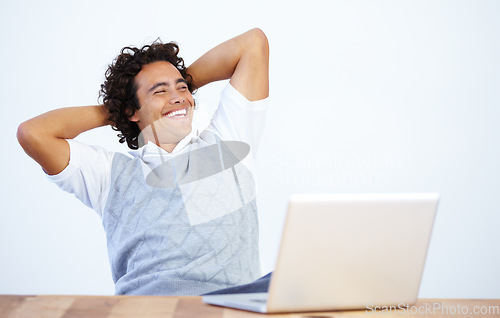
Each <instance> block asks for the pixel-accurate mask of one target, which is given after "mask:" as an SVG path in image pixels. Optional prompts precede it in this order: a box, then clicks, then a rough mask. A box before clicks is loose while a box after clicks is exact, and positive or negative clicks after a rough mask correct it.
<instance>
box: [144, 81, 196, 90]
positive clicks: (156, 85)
mask: <svg viewBox="0 0 500 318" xmlns="http://www.w3.org/2000/svg"><path fill="white" fill-rule="evenodd" d="M179 83H184V84H186V85H187V81H186V80H185V79H183V78H178V79H177V80H176V81H175V84H179ZM160 86H170V84H169V83H167V82H158V83H156V84H154V85H153V86H151V87H150V88H149V89H148V93H150V92H152V91H154V90H155V89H157V88H158V87H160Z"/></svg>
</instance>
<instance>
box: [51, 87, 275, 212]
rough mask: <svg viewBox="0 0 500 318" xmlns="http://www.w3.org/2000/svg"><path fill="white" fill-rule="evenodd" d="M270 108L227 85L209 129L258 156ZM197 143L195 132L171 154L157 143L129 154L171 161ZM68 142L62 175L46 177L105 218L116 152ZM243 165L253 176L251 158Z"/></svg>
mask: <svg viewBox="0 0 500 318" xmlns="http://www.w3.org/2000/svg"><path fill="white" fill-rule="evenodd" d="M267 107H268V98H266V99H263V100H259V101H249V100H248V99H246V98H245V97H244V96H243V95H242V94H241V93H240V92H238V91H237V90H236V89H235V88H234V87H233V86H231V84H228V85H227V86H226V87H225V88H224V90H223V91H222V92H221V99H220V103H219V107H218V108H217V110H216V111H215V113H214V116H213V118H212V121H211V122H210V124H209V126H208V127H207V128H206V129H210V130H213V131H215V132H217V133H218V134H219V135H220V136H221V137H222V138H223V139H224V140H238V141H243V142H245V143H247V144H248V145H249V146H250V151H251V152H252V153H253V155H255V153H256V150H257V148H258V143H259V140H260V137H261V133H262V129H263V127H264V119H265V111H266V110H267ZM196 140H197V135H196V133H195V132H191V134H189V135H188V136H186V137H185V138H184V139H182V140H181V141H180V142H179V144H178V145H177V146H176V147H175V148H174V150H173V152H172V153H170V154H169V153H167V152H166V151H164V150H163V149H161V148H159V147H158V146H156V145H155V144H153V143H148V144H147V145H145V146H144V147H141V148H140V149H138V150H134V151H130V155H131V156H134V157H135V156H139V157H141V158H142V160H143V161H149V160H155V158H159V157H161V156H168V157H170V158H171V157H172V156H176V155H177V154H180V153H182V152H183V150H185V149H186V148H187V147H189V144H190V143H193V142H196ZM67 141H68V143H69V146H70V161H69V164H68V166H67V167H66V168H65V169H64V170H63V171H61V172H60V173H59V174H56V175H52V176H51V175H47V177H48V179H49V180H50V181H52V182H54V183H55V184H57V185H58V186H59V187H60V188H61V189H62V190H64V191H66V192H69V193H74V195H75V196H76V197H77V198H78V199H79V200H80V201H82V202H83V203H84V204H85V205H87V206H88V207H90V208H93V209H94V210H95V211H96V212H97V213H98V214H99V215H100V216H102V211H103V209H104V207H105V205H106V200H107V197H108V192H109V188H110V179H111V163H112V161H113V156H114V154H115V152H112V151H108V150H106V149H104V148H102V147H99V146H92V145H87V144H85V143H82V142H79V141H77V140H73V139H70V140H67ZM242 163H243V164H245V166H246V167H247V168H248V169H250V171H251V172H252V173H254V168H253V157H252V155H249V156H247V157H246V158H245V159H244V160H243V161H242ZM145 173H146V172H145Z"/></svg>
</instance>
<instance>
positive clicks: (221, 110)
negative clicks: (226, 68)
mask: <svg viewBox="0 0 500 318" xmlns="http://www.w3.org/2000/svg"><path fill="white" fill-rule="evenodd" d="M268 105H269V98H265V99H262V100H258V101H249V100H248V99H246V98H245V96H243V95H242V94H241V93H240V92H238V90H236V89H235V88H234V87H233V86H232V85H231V84H230V83H228V84H227V86H226V87H225V88H224V89H223V90H222V92H221V99H220V103H219V107H218V108H217V110H216V111H215V113H214V116H213V118H212V121H211V122H210V125H209V127H208V129H214V130H216V131H217V132H218V133H219V134H220V136H221V137H222V138H223V139H224V140H239V141H243V142H246V143H247V144H248V145H249V146H250V149H251V151H252V152H253V154H254V155H255V153H256V152H257V148H258V144H259V140H260V137H261V135H262V130H263V128H264V121H265V114H266V110H267V108H268Z"/></svg>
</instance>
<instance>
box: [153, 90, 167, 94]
mask: <svg viewBox="0 0 500 318" xmlns="http://www.w3.org/2000/svg"><path fill="white" fill-rule="evenodd" d="M165 92H166V91H165V90H164V89H162V90H159V91H156V92H154V93H155V94H162V93H165Z"/></svg>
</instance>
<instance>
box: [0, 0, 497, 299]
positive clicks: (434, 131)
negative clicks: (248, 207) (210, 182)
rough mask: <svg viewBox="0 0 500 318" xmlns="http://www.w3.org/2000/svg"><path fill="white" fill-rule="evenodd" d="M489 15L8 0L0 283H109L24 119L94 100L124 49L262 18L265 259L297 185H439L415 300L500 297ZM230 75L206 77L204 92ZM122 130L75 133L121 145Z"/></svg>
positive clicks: (218, 36)
mask: <svg viewBox="0 0 500 318" xmlns="http://www.w3.org/2000/svg"><path fill="white" fill-rule="evenodd" d="M499 16H500V2H498V1H335V2H331V1H316V0H309V1H256V0H252V1H245V2H239V1H175V2H174V1H123V0H121V1H102V0H99V1H97V0H86V1H80V2H71V1H60V2H56V1H3V2H2V3H1V4H0V35H1V39H0V45H1V50H0V78H1V79H0V92H1V96H0V98H1V99H0V100H1V109H2V112H1V115H2V119H3V121H2V125H1V128H0V129H1V133H2V149H3V150H2V156H1V165H0V169H1V171H0V176H1V183H0V184H1V192H0V200H1V202H2V207H1V209H0V211H1V212H0V213H1V218H0V219H1V221H0V257H1V261H0V293H3V294H113V292H114V288H113V283H112V281H111V275H110V268H109V264H108V260H107V254H106V243H105V235H104V233H103V230H102V228H101V224H100V220H99V218H98V217H97V215H96V214H95V213H94V212H93V211H92V210H90V209H88V208H87V207H85V206H84V205H83V204H82V203H80V202H79V201H77V200H76V199H75V198H73V197H72V195H69V194H66V193H63V192H62V191H60V190H59V189H58V188H57V187H56V186H55V185H53V184H51V183H50V182H48V181H47V180H46V179H45V176H44V174H43V172H42V171H41V169H40V167H39V166H38V165H37V164H36V163H35V162H34V161H32V160H31V159H30V158H29V157H28V156H26V155H25V154H24V152H23V150H22V149H21V147H20V146H19V145H18V143H17V140H16V130H17V126H18V125H19V124H20V123H21V122H22V121H24V120H26V119H28V118H31V117H34V116H36V115H38V114H41V113H42V112H46V111H49V110H51V109H54V108H59V107H66V106H80V105H93V104H96V103H97V98H98V90H99V87H100V84H101V83H102V81H103V77H104V71H105V69H106V67H107V65H108V64H109V63H110V62H111V61H112V60H113V58H114V57H115V56H116V55H117V54H118V52H119V50H120V49H121V48H122V47H123V46H127V45H135V46H141V45H143V44H147V43H150V42H151V41H153V40H154V39H156V38H157V37H161V39H162V40H163V41H171V40H175V41H177V42H179V44H180V46H181V53H182V55H183V56H184V58H185V60H186V63H187V64H190V63H192V62H193V61H194V60H195V59H196V58H197V57H198V56H200V55H201V54H202V53H204V52H205V51H207V50H208V49H210V48H211V47H213V46H215V45H216V44H218V43H220V42H222V41H224V40H226V39H229V38H231V37H233V36H235V35H237V34H240V33H242V32H244V31H246V30H248V29H250V28H253V27H260V28H261V29H263V30H264V31H265V32H266V34H267V36H268V38H269V42H270V45H271V69H270V76H271V102H272V108H271V109H270V110H269V112H268V117H267V123H266V129H265V131H264V137H263V139H262V143H261V148H260V150H259V159H258V178H259V180H258V181H259V185H260V188H259V206H260V214H261V245H262V263H263V269H264V271H268V270H271V269H272V268H273V264H274V261H275V254H276V249H277V246H278V241H279V237H280V231H281V224H282V223H281V222H282V219H283V214H284V212H285V207H286V200H287V197H288V195H289V194H291V193H296V192H305V193H313V192H421V191H436V192H439V193H440V194H441V196H442V200H441V203H440V207H439V212H438V216H437V220H436V224H435V228H434V233H433V239H432V243H431V246H430V250H429V255H428V258H427V264H426V268H425V271H424V277H423V281H422V286H421V290H420V295H419V296H420V297H439V298H445V297H452V298H500V287H499V286H500V271H499V270H498V269H499V268H500V247H499V245H500V244H499V243H500V213H499V212H500V208H499V206H500V193H499V191H500V181H499V180H500V169H498V163H499V162H500V147H499V144H500V138H499V137H500V127H499V125H498V122H499V118H500V107H499V106H500V59H499V57H500V41H499V39H500V22H499V21H500V20H499V18H498V17H499ZM223 85H224V83H216V84H213V85H211V86H208V87H206V88H203V89H201V90H200V91H199V93H198V94H197V95H198V98H199V100H200V101H201V103H202V104H203V105H213V104H214V103H216V102H217V98H218V93H219V91H220V89H221V87H223ZM210 107H212V106H206V110H207V109H208V110H210V109H211V108H210ZM115 135H116V133H115V132H114V131H112V130H111V129H110V128H109V127H106V128H102V129H98V130H97V131H92V132H89V133H85V134H83V135H82V136H80V137H79V138H80V139H81V140H84V141H86V142H89V143H94V144H99V145H103V146H105V147H108V148H111V149H116V150H121V151H127V148H126V147H125V146H123V145H120V144H119V143H118V139H117V138H116V137H115ZM368 261H369V260H368Z"/></svg>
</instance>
